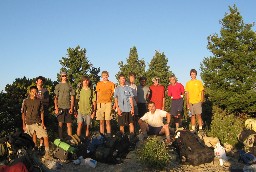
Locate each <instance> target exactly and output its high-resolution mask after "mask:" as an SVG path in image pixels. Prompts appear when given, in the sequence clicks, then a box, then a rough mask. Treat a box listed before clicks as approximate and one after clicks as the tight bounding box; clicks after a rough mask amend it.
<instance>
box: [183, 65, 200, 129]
mask: <svg viewBox="0 0 256 172" xmlns="http://www.w3.org/2000/svg"><path fill="white" fill-rule="evenodd" d="M196 75H197V71H196V70H195V69H191V70H190V77H191V80H190V81H188V82H187V84H186V87H185V91H186V101H187V109H188V110H190V111H191V113H192V116H191V125H192V131H195V129H196V118H197V122H198V125H199V131H200V130H202V129H203V127H202V126H203V121H202V117H201V114H202V102H203V101H204V87H203V84H202V81H200V80H197V79H196Z"/></svg>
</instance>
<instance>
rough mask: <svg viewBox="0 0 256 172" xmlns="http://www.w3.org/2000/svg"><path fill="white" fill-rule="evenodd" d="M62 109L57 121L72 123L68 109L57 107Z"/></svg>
mask: <svg viewBox="0 0 256 172" xmlns="http://www.w3.org/2000/svg"><path fill="white" fill-rule="evenodd" d="M59 111H62V112H61V113H60V114H59V115H58V116H57V119H58V122H62V123H72V114H70V113H69V109H59Z"/></svg>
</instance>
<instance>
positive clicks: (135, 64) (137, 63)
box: [116, 46, 145, 84]
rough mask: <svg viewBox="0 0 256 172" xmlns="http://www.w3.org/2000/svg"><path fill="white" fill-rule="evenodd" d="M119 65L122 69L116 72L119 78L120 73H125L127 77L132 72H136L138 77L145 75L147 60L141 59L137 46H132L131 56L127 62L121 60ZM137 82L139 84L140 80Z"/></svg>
mask: <svg viewBox="0 0 256 172" xmlns="http://www.w3.org/2000/svg"><path fill="white" fill-rule="evenodd" d="M118 65H119V69H120V71H119V72H118V73H117V74H116V78H117V80H118V75H119V74H120V73H122V74H124V75H125V76H126V77H127V79H128V76H129V73H130V72H134V73H135V74H136V78H139V77H141V76H144V75H145V61H144V60H139V56H138V52H137V48H136V47H135V46H134V47H132V48H130V53H129V57H128V58H127V59H126V63H124V62H123V61H120V62H119V63H118ZM136 84H138V81H137V82H136Z"/></svg>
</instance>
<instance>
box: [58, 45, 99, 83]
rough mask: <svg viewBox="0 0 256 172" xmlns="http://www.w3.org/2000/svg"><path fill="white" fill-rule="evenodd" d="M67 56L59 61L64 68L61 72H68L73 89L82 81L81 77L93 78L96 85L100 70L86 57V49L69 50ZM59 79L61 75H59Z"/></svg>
mask: <svg viewBox="0 0 256 172" xmlns="http://www.w3.org/2000/svg"><path fill="white" fill-rule="evenodd" d="M67 52H68V53H67V56H66V57H62V59H61V60H60V61H59V62H60V64H61V66H62V68H61V71H66V72H67V77H68V80H69V81H70V82H71V84H72V86H73V88H76V87H77V85H78V83H79V82H80V81H81V76H82V75H86V76H89V77H90V78H91V81H92V82H93V84H96V83H97V82H98V81H99V80H100V77H99V75H98V74H99V72H100V68H95V67H93V65H92V64H91V63H90V61H89V60H88V58H87V57H86V49H85V48H80V46H79V45H78V46H77V47H75V48H68V49H67ZM57 77H58V78H60V77H59V74H57Z"/></svg>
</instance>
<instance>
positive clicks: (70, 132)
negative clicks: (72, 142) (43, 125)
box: [67, 123, 72, 136]
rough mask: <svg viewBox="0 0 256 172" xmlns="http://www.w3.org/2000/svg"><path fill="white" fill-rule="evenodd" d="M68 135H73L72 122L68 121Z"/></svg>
mask: <svg viewBox="0 0 256 172" xmlns="http://www.w3.org/2000/svg"><path fill="white" fill-rule="evenodd" d="M67 130H68V135H69V136H72V123H67Z"/></svg>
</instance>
